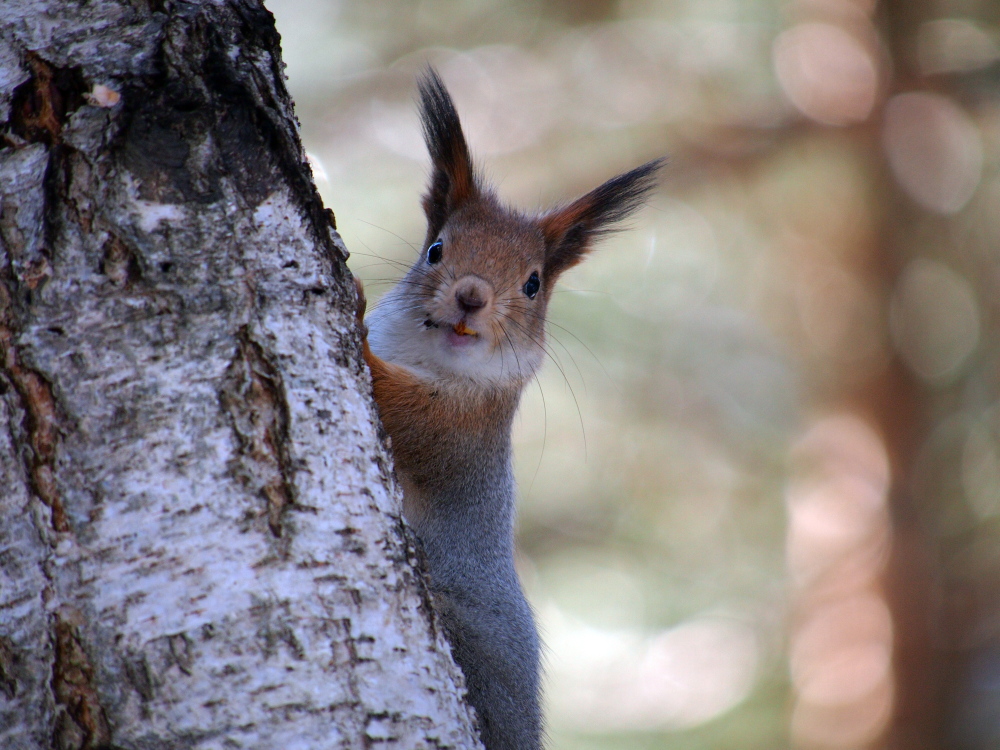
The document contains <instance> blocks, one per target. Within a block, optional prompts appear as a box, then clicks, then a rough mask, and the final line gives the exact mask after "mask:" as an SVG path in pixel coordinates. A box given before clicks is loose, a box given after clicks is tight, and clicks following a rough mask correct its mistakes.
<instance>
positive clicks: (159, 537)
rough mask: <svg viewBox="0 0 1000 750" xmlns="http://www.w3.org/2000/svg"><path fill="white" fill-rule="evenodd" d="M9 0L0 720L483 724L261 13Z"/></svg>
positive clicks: (224, 738) (221, 731) (154, 0)
mask: <svg viewBox="0 0 1000 750" xmlns="http://www.w3.org/2000/svg"><path fill="white" fill-rule="evenodd" d="M3 6H4V7H3V11H2V16H0V122H4V123H5V124H4V126H3V130H2V131H0V138H2V140H0V147H2V148H0V746H2V747H4V748H12V749H13V748H17V749H20V748H48V747H57V748H102V747H116V748H119V747H120V748H140V747H141V748H144V749H145V748H193V747H199V748H201V747H205V748H207V747H212V748H216V747H217V748H222V747H234V748H236V747H262V748H263V747H266V748H275V749H277V748H281V749H286V748H310V749H312V748H326V747H338V748H341V747H342V748H362V747H365V748H368V747H372V746H380V745H379V743H383V742H392V743H393V744H392V746H393V747H399V748H417V747H438V748H439V747H462V748H466V747H473V746H477V741H476V740H475V739H474V736H475V734H474V729H473V723H472V718H471V713H470V710H469V709H468V708H467V706H466V704H465V703H464V701H463V700H462V697H461V692H462V689H461V687H460V685H461V675H460V672H459V671H458V670H457V668H456V667H455V665H454V663H453V662H452V660H451V656H450V654H449V650H448V648H447V645H446V642H445V641H444V639H443V637H442V635H441V633H440V632H439V631H438V630H437V628H436V625H435V621H434V617H433V614H432V612H431V610H430V607H429V606H428V595H427V591H426V588H425V587H424V582H423V579H422V577H421V576H420V574H419V573H418V572H416V570H417V569H416V568H415V567H414V562H415V557H416V553H415V548H414V546H413V544H412V539H411V538H410V537H409V536H408V532H407V530H406V528H405V526H404V524H403V523H402V521H401V520H400V505H399V495H398V491H397V489H396V488H395V487H394V485H393V483H392V479H391V474H390V470H389V468H388V459H387V454H386V452H385V450H384V447H383V445H382V441H381V439H380V437H379V432H378V428H377V427H376V426H375V424H376V418H375V412H374V409H373V405H372V401H371V399H370V396H369V385H368V378H367V375H366V374H365V370H364V368H363V366H362V364H360V359H359V353H360V350H359V339H358V332H357V330H356V326H355V324H354V317H353V306H354V299H355V295H354V290H353V287H352V284H351V278H350V274H349V273H348V271H347V268H346V266H345V264H344V261H345V258H346V251H345V250H344V247H343V244H342V243H341V241H340V238H339V237H338V235H337V233H336V232H335V231H334V228H333V226H332V219H333V217H332V214H330V213H329V212H327V211H325V210H324V209H323V207H322V205H321V203H320V199H319V196H318V195H317V193H316V190H315V188H314V186H313V184H312V180H311V178H310V177H309V172H308V167H307V166H306V164H305V160H304V155H303V151H302V148H301V145H300V143H299V139H298V134H297V131H296V128H295V124H294V119H293V116H292V105H291V101H290V100H289V97H288V94H287V93H286V91H285V88H284V84H283V77H282V64H281V59H280V54H279V49H278V35H277V33H276V32H275V29H274V23H273V19H272V17H271V15H270V14H269V13H268V12H267V11H266V10H264V9H263V7H262V6H261V5H260V4H259V3H258V2H252V1H250V0H242V1H241V0H219V1H218V2H205V3H197V2H181V1H180V0H167V1H166V2H162V1H161V0H160V1H158V0H148V1H141V0H132V1H131V2H128V1H127V0H119V1H117V2H116V1H115V0H92V1H91V2H87V3H84V2H78V3H64V2H62V0H59V1H58V2H51V1H47V0H4V3H3Z"/></svg>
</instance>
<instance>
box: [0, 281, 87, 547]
mask: <svg viewBox="0 0 1000 750" xmlns="http://www.w3.org/2000/svg"><path fill="white" fill-rule="evenodd" d="M9 302H10V297H9V295H8V293H7V290H6V287H3V286H0V373H2V374H3V375H4V376H5V377H6V379H7V380H8V381H9V382H10V383H11V385H13V386H14V390H15V391H16V392H17V395H18V396H19V397H20V399H21V405H22V408H23V409H24V415H25V417H24V421H25V425H24V426H25V431H26V432H27V434H28V448H29V450H27V451H25V455H24V463H25V471H26V473H27V475H28V479H29V481H30V482H31V487H32V489H33V490H34V492H35V494H36V495H37V496H38V498H39V499H40V500H41V501H42V502H43V503H45V505H47V506H48V507H49V510H50V511H51V512H52V528H53V529H54V530H55V531H59V532H63V531H69V530H70V528H69V521H68V519H67V517H66V511H65V509H64V508H63V503H62V497H61V496H60V494H59V489H58V486H57V484H56V480H55V460H56V445H57V444H58V441H59V414H58V409H57V407H56V399H55V397H54V396H53V394H52V388H51V386H50V385H49V383H48V382H47V381H46V380H45V378H44V377H42V376H41V375H40V374H39V373H37V372H35V371H34V370H32V369H30V368H28V367H25V366H24V365H23V364H22V363H21V358H20V356H19V354H18V351H17V347H16V346H15V344H14V337H15V333H14V330H13V328H12V327H11V324H10V323H11V321H10V317H11V315H10V312H11V311H10V304H9Z"/></svg>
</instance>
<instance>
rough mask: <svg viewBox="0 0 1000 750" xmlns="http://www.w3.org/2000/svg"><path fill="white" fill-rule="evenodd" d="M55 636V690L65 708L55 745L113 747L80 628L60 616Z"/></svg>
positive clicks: (78, 749)
mask: <svg viewBox="0 0 1000 750" xmlns="http://www.w3.org/2000/svg"><path fill="white" fill-rule="evenodd" d="M53 638H54V640H55V647H56V648H55V653H56V658H55V663H54V664H53V666H52V691H53V693H54V694H55V698H56V702H57V703H58V704H59V706H60V707H61V708H62V710H61V711H59V712H58V713H57V715H56V726H55V733H54V737H53V740H54V742H53V745H54V746H55V747H58V748H73V750H100V749H101V748H107V747H110V745H111V730H110V728H109V726H108V721H107V718H106V717H105V715H104V709H103V708H102V707H101V703H100V700H99V698H98V696H97V689H96V688H95V687H94V667H93V665H92V664H91V663H90V657H89V656H88V655H87V652H86V650H85V649H84V648H83V644H81V643H80V638H79V634H78V633H77V630H76V627H74V626H73V625H71V624H69V623H67V622H65V621H63V620H61V619H57V620H56V623H55V627H54V629H53Z"/></svg>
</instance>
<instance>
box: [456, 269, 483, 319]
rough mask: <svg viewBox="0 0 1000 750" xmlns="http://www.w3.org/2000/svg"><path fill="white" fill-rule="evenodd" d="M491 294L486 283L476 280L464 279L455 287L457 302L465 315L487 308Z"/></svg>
mask: <svg viewBox="0 0 1000 750" xmlns="http://www.w3.org/2000/svg"><path fill="white" fill-rule="evenodd" d="M489 298H490V293H489V289H488V288H487V286H486V282H484V281H482V280H481V279H476V278H468V277H467V278H464V279H462V280H460V281H459V282H458V284H456V285H455V302H457V303H458V307H459V309H461V311H462V312H463V313H473V312H476V310H481V309H482V308H484V307H486V305H487V303H488V302H489Z"/></svg>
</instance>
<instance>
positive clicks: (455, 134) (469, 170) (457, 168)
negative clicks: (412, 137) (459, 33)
mask: <svg viewBox="0 0 1000 750" xmlns="http://www.w3.org/2000/svg"><path fill="white" fill-rule="evenodd" d="M418 85H419V89H420V120H421V122H422V123H423V126H424V141H426V143H427V150H428V151H429V152H430V155H431V179H430V184H429V185H428V187H427V192H426V193H425V194H424V196H423V205H424V213H426V214H427V224H428V226H427V236H428V240H427V241H428V242H433V240H434V238H435V237H437V235H438V232H440V231H441V227H442V226H443V225H444V222H445V220H446V219H447V218H448V215H449V214H451V213H452V212H453V211H454V210H455V209H456V208H458V207H459V206H461V205H462V204H463V203H465V202H466V201H467V200H469V199H470V198H472V197H474V196H476V195H477V194H478V193H479V187H478V184H477V181H476V174H475V169H474V168H473V165H472V158H471V157H470V156H469V147H468V145H467V144H466V142H465V136H464V135H463V134H462V123H461V122H459V119H458V113H457V112H456V111H455V105H454V104H453V103H452V101H451V96H450V95H449V94H448V90H447V89H446V88H445V87H444V82H443V81H442V80H441V77H440V76H439V75H438V74H437V71H436V70H434V68H431V67H428V68H427V71H426V73H425V74H424V76H423V77H422V78H421V79H420V82H419V84H418Z"/></svg>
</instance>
